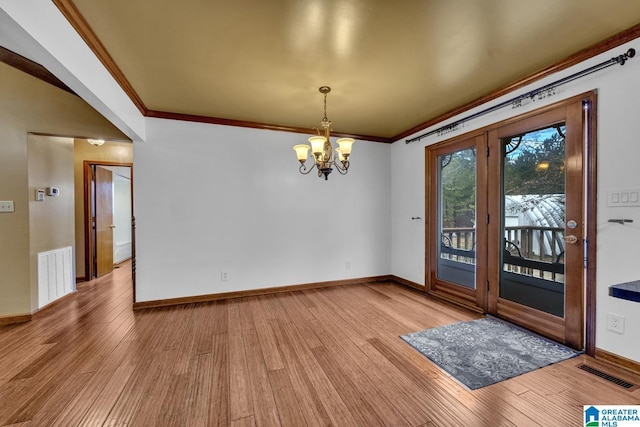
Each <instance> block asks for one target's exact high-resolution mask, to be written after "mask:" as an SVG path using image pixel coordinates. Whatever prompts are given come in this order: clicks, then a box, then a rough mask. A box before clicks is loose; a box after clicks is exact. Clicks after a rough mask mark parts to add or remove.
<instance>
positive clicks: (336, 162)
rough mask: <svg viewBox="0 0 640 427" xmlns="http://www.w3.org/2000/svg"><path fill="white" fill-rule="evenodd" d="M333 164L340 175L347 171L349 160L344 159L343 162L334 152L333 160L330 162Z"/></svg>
mask: <svg viewBox="0 0 640 427" xmlns="http://www.w3.org/2000/svg"><path fill="white" fill-rule="evenodd" d="M331 163H332V164H333V166H334V167H335V168H336V169H337V170H338V172H339V173H340V175H346V174H347V172H348V171H349V160H346V161H345V162H344V163H343V162H341V161H339V160H338V155H337V154H336V155H335V157H334V159H333V161H332V162H331Z"/></svg>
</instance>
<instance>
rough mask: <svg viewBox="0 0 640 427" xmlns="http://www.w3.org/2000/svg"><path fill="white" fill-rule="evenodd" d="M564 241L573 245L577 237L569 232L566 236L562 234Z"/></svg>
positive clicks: (576, 241)
mask: <svg viewBox="0 0 640 427" xmlns="http://www.w3.org/2000/svg"><path fill="white" fill-rule="evenodd" d="M564 241H565V242H567V243H569V244H570V245H575V244H576V243H578V238H577V237H576V236H574V235H572V234H570V235H568V236H564Z"/></svg>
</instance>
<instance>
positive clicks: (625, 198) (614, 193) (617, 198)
mask: <svg viewBox="0 0 640 427" xmlns="http://www.w3.org/2000/svg"><path fill="white" fill-rule="evenodd" d="M607 196H608V197H607V206H612V207H625V206H640V188H631V189H627V190H609V191H607Z"/></svg>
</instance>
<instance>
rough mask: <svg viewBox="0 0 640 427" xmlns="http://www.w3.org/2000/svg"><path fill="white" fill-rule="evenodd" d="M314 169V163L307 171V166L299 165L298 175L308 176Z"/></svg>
mask: <svg viewBox="0 0 640 427" xmlns="http://www.w3.org/2000/svg"><path fill="white" fill-rule="evenodd" d="M315 167H316V164H315V163H314V164H313V166H311V167H310V168H309V169H307V166H306V165H305V164H304V163H302V164H301V165H300V168H298V170H299V171H300V173H301V174H302V175H309V174H310V173H311V171H312V170H313V168H315Z"/></svg>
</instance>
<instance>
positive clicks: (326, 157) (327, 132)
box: [293, 86, 354, 181]
mask: <svg viewBox="0 0 640 427" xmlns="http://www.w3.org/2000/svg"><path fill="white" fill-rule="evenodd" d="M318 90H319V91H320V93H322V94H324V117H323V118H322V121H321V122H320V126H321V127H322V129H324V136H322V135H320V129H318V128H315V127H314V128H313V129H315V130H316V131H317V132H318V135H315V136H312V137H311V138H309V143H310V144H311V146H309V145H307V144H299V145H296V146H294V147H293V149H294V150H295V151H296V155H297V156H298V161H299V162H300V173H301V174H303V175H307V174H308V173H310V172H311V171H312V170H313V168H314V167H315V168H317V169H318V177H322V176H324V179H325V181H326V180H327V179H328V178H329V174H330V173H331V172H332V171H333V168H335V169H336V170H337V171H338V172H340V174H341V175H346V174H347V171H348V170H349V156H350V155H351V145H352V144H353V142H354V140H353V138H339V139H338V140H337V141H336V142H337V143H338V148H336V149H335V153H334V149H333V147H332V146H331V140H330V137H331V122H330V121H329V119H327V94H328V93H329V92H331V88H330V87H329V86H321V87H320V89H318ZM309 148H311V152H312V153H313V158H314V164H313V166H311V167H310V168H307V166H306V165H305V162H306V161H307V157H308V156H309Z"/></svg>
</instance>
